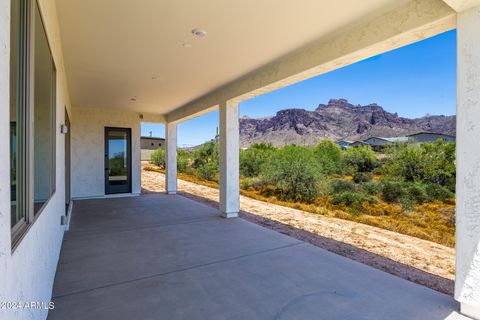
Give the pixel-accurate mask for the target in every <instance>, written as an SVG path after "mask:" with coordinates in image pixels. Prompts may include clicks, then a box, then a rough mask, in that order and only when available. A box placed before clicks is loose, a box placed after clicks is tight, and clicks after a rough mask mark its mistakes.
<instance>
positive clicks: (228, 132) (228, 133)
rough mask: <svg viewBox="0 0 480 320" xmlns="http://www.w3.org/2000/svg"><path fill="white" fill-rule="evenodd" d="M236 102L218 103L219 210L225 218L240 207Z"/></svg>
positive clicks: (234, 214)
mask: <svg viewBox="0 0 480 320" xmlns="http://www.w3.org/2000/svg"><path fill="white" fill-rule="evenodd" d="M238 130H239V124H238V103H232V102H226V103H221V104H220V211H221V212H222V216H223V217H225V218H234V217H237V216H238V211H239V209H240V186H239V183H240V181H239V174H240V173H239V148H240V135H239V131H238Z"/></svg>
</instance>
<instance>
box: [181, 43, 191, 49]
mask: <svg viewBox="0 0 480 320" xmlns="http://www.w3.org/2000/svg"><path fill="white" fill-rule="evenodd" d="M182 47H184V48H191V47H192V45H191V44H190V43H182Z"/></svg>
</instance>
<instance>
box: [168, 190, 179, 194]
mask: <svg viewBox="0 0 480 320" xmlns="http://www.w3.org/2000/svg"><path fill="white" fill-rule="evenodd" d="M167 194H177V191H167Z"/></svg>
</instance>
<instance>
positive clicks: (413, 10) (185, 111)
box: [167, 0, 456, 122]
mask: <svg viewBox="0 0 480 320" xmlns="http://www.w3.org/2000/svg"><path fill="white" fill-rule="evenodd" d="M455 26H456V12H455V11H454V10H452V8H450V7H449V6H448V5H447V4H445V3H444V2H443V1H441V0H421V1H420V0H414V1H411V2H408V3H406V4H405V5H402V6H400V7H398V8H396V9H395V10H392V11H390V12H387V13H385V14H384V15H382V16H380V17H377V18H374V19H370V20H369V21H363V22H360V23H358V24H356V25H352V26H350V28H349V29H347V30H344V31H338V32H337V33H336V34H334V35H330V36H329V37H327V38H322V39H320V40H318V41H317V42H315V43H313V44H311V45H309V46H307V47H304V48H302V49H300V50H297V51H295V52H293V53H291V54H288V55H286V56H284V57H282V58H280V59H278V60H276V61H273V62H271V63H269V64H267V65H265V66H263V67H261V68H259V69H257V70H254V71H253V72H250V73H248V74H247V75H245V76H243V77H241V78H239V79H237V80H235V81H233V82H231V83H228V84H226V85H224V86H222V87H220V88H218V89H216V90H214V91H212V92H210V93H208V94H206V95H204V96H202V97H200V98H198V99H196V100H193V101H191V102H189V103H187V104H185V105H183V106H181V107H180V108H178V109H176V110H174V111H172V112H171V113H169V114H168V115H167V121H168V122H180V121H185V120H188V119H190V118H193V117H195V116H198V115H201V114H203V113H206V112H208V111H210V110H212V108H215V107H216V106H218V104H220V103H221V102H224V101H228V100H233V101H235V102H240V101H244V100H247V99H250V98H253V97H256V96H258V95H261V94H264V93H267V92H270V91H272V90H275V89H279V88H282V87H285V86H287V85H290V84H293V83H296V82H299V81H302V80H305V79H308V78H311V77H314V76H316V75H319V74H323V73H326V72H329V71H332V70H335V69H339V68H341V67H344V66H347V65H350V64H352V63H355V62H358V61H361V60H363V59H366V58H369V57H372V56H375V55H377V54H380V53H383V52H386V51H389V50H392V49H396V48H399V47H402V46H405V45H408V44H410V43H413V42H417V41H420V40H423V39H425V38H428V37H431V36H434V35H437V34H439V33H442V32H445V31H448V30H451V29H453V28H455Z"/></svg>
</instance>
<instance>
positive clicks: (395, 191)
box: [380, 180, 405, 202]
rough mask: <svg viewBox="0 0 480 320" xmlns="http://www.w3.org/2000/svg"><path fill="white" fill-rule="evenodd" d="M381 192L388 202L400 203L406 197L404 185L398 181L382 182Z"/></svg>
mask: <svg viewBox="0 0 480 320" xmlns="http://www.w3.org/2000/svg"><path fill="white" fill-rule="evenodd" d="M380 192H381V196H382V199H383V200H385V201H386V202H398V201H400V199H402V198H403V197H404V196H405V190H404V189H403V187H402V183H401V182H398V181H389V180H387V181H382V187H381V190H380Z"/></svg>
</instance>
